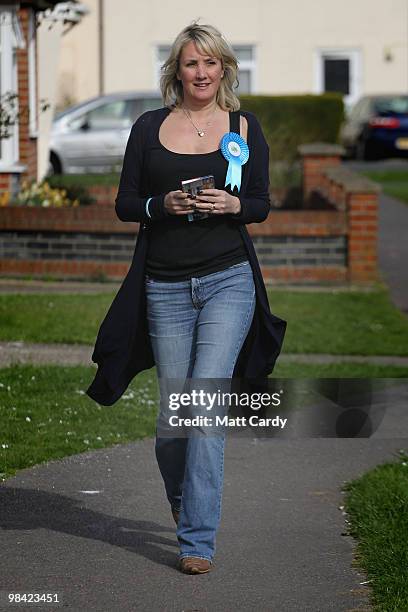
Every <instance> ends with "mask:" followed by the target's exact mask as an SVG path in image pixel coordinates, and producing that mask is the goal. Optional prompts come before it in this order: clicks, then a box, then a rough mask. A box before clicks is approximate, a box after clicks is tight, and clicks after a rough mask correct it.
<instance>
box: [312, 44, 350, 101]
mask: <svg viewBox="0 0 408 612" xmlns="http://www.w3.org/2000/svg"><path fill="white" fill-rule="evenodd" d="M361 57H362V53H361V50H360V49H350V48H339V47H336V48H333V47H320V48H318V49H316V50H315V53H314V86H313V91H314V93H324V60H325V59H347V60H349V62H350V63H349V66H350V83H349V89H350V93H349V94H348V95H345V96H344V97H343V100H344V104H345V106H346V107H347V108H350V106H352V105H353V104H354V103H355V102H356V101H357V100H358V99H359V98H360V97H361V94H362V60H361Z"/></svg>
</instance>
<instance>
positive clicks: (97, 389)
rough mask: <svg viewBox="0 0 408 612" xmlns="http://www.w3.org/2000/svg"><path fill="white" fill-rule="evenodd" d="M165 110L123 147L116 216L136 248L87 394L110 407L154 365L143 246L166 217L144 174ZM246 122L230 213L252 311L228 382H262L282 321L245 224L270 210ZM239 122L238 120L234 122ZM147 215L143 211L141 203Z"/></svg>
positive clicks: (265, 155) (255, 132)
mask: <svg viewBox="0 0 408 612" xmlns="http://www.w3.org/2000/svg"><path fill="white" fill-rule="evenodd" d="M169 112H170V110H169V109H168V108H161V109H158V110H155V111H148V112H146V113H144V114H143V115H142V116H141V117H139V119H138V120H137V121H136V122H135V124H134V125H133V126H132V130H131V133H130V135H129V139H128V143H127V146H126V151H125V156H124V161H123V168H122V174H121V177H120V183H119V190H118V195H117V198H116V206H115V210H116V214H117V215H118V217H119V219H121V220H122V221H138V222H140V227H139V233H138V237H137V241H136V246H135V251H134V254H133V258H132V263H131V265H130V268H129V271H128V273H127V275H126V277H125V279H124V280H123V283H122V285H121V287H120V289H119V291H118V293H117V294H116V296H115V298H114V300H113V302H112V304H111V306H110V308H109V310H108V312H107V314H106V316H105V318H104V320H103V322H102V324H101V326H100V329H99V332H98V336H97V339H96V343H95V347H94V351H93V354H92V361H94V362H95V363H97V364H98V370H97V373H96V375H95V377H94V380H93V381H92V383H91V385H90V386H89V388H88V389H87V391H86V393H87V394H88V395H89V397H91V398H92V399H93V400H95V401H96V402H98V403H99V404H102V405H105V406H111V405H112V404H114V403H115V402H116V401H117V400H118V399H119V398H120V397H121V396H122V395H123V393H124V392H125V390H126V389H127V387H128V385H129V383H130V382H131V380H132V379H133V378H134V376H135V375H136V374H138V373H139V372H141V371H142V370H146V369H149V368H151V367H152V366H154V358H153V352H152V348H151V344H150V338H149V335H148V329H147V317H146V299H145V286H144V269H145V261H146V254H147V246H148V240H149V238H148V236H149V224H150V223H155V222H157V221H160V219H163V218H164V217H167V216H168V214H169V213H168V212H167V210H166V209H165V208H164V194H156V193H155V191H154V185H149V184H147V183H148V181H147V180H146V176H147V173H144V172H143V163H144V160H145V157H146V155H145V154H144V153H145V151H146V146H147V145H148V141H149V138H153V137H154V134H156V133H157V130H158V129H159V126H160V124H161V123H162V122H163V121H164V119H165V117H166V116H167V115H168V113H169ZM241 114H242V115H243V116H244V117H246V119H247V122H248V146H249V151H250V155H249V161H248V162H247V163H246V164H245V165H244V166H243V176H242V184H241V189H240V193H239V196H238V197H239V199H240V202H241V212H240V213H239V214H238V215H230V217H231V218H232V219H234V220H235V221H236V222H237V223H238V227H239V231H240V233H241V236H242V239H243V241H244V245H245V247H246V250H247V253H248V260H249V262H250V264H251V267H252V271H253V276H254V282H255V290H256V307H255V314H254V318H253V321H252V325H251V328H250V330H249V332H248V336H247V338H246V340H245V343H244V345H243V347H242V349H241V351H240V353H239V356H238V359H237V362H236V365H235V369H234V373H233V377H234V378H235V377H240V378H245V379H248V380H249V379H260V378H263V377H266V376H267V375H268V374H270V373H271V372H272V370H273V367H274V365H275V361H276V359H277V357H278V355H279V353H280V350H281V346H282V342H283V337H284V334H285V329H286V321H283V320H282V319H280V318H278V317H276V316H275V315H273V314H271V312H270V309H269V304H268V298H267V294H266V289H265V285H264V282H263V278H262V274H261V270H260V267H259V263H258V259H257V256H256V253H255V249H254V246H253V244H252V240H251V238H250V236H249V234H248V231H247V229H246V227H245V224H247V223H261V222H262V221H264V220H265V219H266V217H267V216H268V213H269V210H270V203H269V168H268V166H269V149H268V145H267V143H266V141H265V138H264V136H263V134H262V130H261V127H260V125H259V123H258V121H257V119H256V117H255V116H254V115H253V114H252V113H249V112H244V111H241ZM238 125H239V122H238ZM151 196H154V197H153V199H152V200H151V202H150V204H149V211H150V212H151V218H149V217H148V216H147V214H146V211H145V205H146V200H147V198H148V197H151Z"/></svg>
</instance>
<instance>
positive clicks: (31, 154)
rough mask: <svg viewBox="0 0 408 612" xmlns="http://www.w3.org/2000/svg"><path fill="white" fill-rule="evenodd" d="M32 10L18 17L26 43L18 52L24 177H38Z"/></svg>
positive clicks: (21, 152)
mask: <svg viewBox="0 0 408 612" xmlns="http://www.w3.org/2000/svg"><path fill="white" fill-rule="evenodd" d="M30 12H31V9H30V8H20V9H19V11H18V16H19V19H20V24H21V27H22V30H23V35H24V39H25V41H26V48H25V49H18V50H17V75H18V95H19V107H20V111H21V110H23V109H24V112H23V113H22V114H21V117H20V121H19V147H20V163H21V164H23V165H25V166H27V171H26V172H25V173H24V175H23V178H24V177H29V178H36V176H37V139H36V138H30V134H29V112H28V109H29V93H28V47H29V27H28V26H29V18H30Z"/></svg>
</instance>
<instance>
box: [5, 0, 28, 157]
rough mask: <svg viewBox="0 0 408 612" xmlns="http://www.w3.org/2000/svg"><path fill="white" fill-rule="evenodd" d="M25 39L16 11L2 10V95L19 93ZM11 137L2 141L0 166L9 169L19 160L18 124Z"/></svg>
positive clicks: (13, 107) (10, 9) (7, 8)
mask: <svg viewBox="0 0 408 612" xmlns="http://www.w3.org/2000/svg"><path fill="white" fill-rule="evenodd" d="M24 46H25V43H24V38H23V35H22V32H21V28H20V24H19V22H18V17H17V14H16V11H15V10H14V9H13V7H4V6H3V7H1V8H0V95H1V96H4V95H5V94H11V93H18V85H17V56H16V50H17V48H19V49H21V48H24ZM9 110H10V114H11V115H12V116H13V117H14V116H15V115H16V113H17V112H18V100H16V101H15V103H14V105H13V106H10V108H9ZM9 132H10V134H11V135H10V137H9V138H3V139H1V140H0V166H1V167H3V168H7V167H8V166H11V165H13V164H14V163H16V162H17V161H18V159H19V150H18V123H17V122H16V124H15V125H14V126H11V127H10V130H9Z"/></svg>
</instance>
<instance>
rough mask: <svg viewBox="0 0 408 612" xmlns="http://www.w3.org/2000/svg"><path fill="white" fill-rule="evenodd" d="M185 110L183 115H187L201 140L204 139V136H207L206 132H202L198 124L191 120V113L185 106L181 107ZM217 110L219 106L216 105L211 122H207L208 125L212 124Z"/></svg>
mask: <svg viewBox="0 0 408 612" xmlns="http://www.w3.org/2000/svg"><path fill="white" fill-rule="evenodd" d="M181 108H182V110H183V113H184V114H185V116H186V117H187V119H188V120H189V121H190V122H191V124H192V126H193V127H194V129H195V131H196V132H197V134H198V136H200V138H202V137H203V136H205V132H204V130H200V128H198V127H197V126H196V124H195V123H194V121H193V120H192V118H191V115H190V111H188V110H187V109H186V108H184V106H182V107H181ZM216 110H217V104H215V108H214V110H213V112H212V114H211V121H207V123H206V125H207V126H209V125H211V123H212V118H213V117H214V114H215V111H216Z"/></svg>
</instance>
